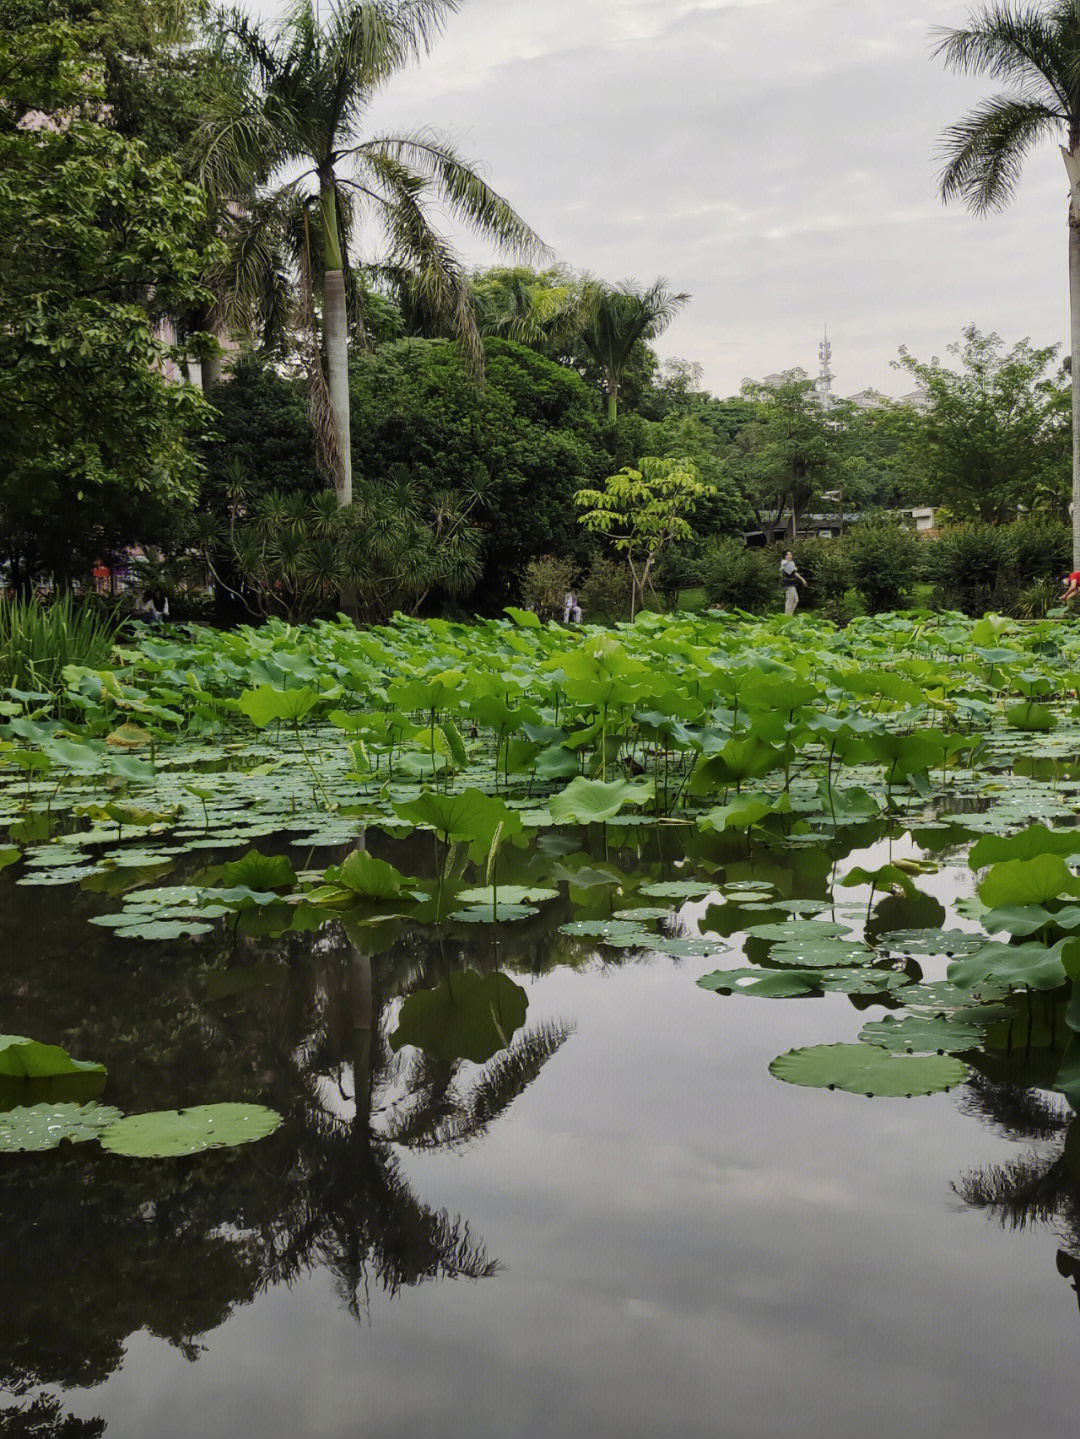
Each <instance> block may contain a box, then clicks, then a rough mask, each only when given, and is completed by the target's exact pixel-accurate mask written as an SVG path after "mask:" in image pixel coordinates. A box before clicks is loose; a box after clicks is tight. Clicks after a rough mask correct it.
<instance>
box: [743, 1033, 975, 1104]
mask: <svg viewBox="0 0 1080 1439" xmlns="http://www.w3.org/2000/svg"><path fill="white" fill-rule="evenodd" d="M769 1071H770V1073H772V1074H774V1075H775V1076H776V1078H777V1079H783V1080H786V1081H787V1083H788V1084H807V1085H810V1086H812V1087H814V1088H817V1089H846V1090H848V1091H849V1092H850V1093H852V1094H868V1095H893V1096H896V1095H904V1096H907V1097H909V1098H910V1097H911V1096H912V1095H916V1094H937V1093H939V1092H940V1091H941V1090H943V1089H951V1088H952V1087H953V1085H956V1084H959V1083H960V1082H961V1080H963V1079H965V1078H966V1077H967V1074H968V1068H967V1065H966V1064H962V1063H961V1062H960V1061H959V1060H958V1059H953V1058H951V1057H949V1056H946V1055H937V1054H932V1055H910V1056H909V1055H906V1054H893V1053H892V1052H890V1051H889V1050H887V1049H880V1048H878V1047H877V1046H876V1045H871V1044H815V1045H811V1046H810V1047H809V1048H807V1049H792V1050H789V1051H788V1052H787V1054H782V1055H780V1056H779V1058H777V1059H774V1060H773V1062H772V1064H770V1065H769Z"/></svg>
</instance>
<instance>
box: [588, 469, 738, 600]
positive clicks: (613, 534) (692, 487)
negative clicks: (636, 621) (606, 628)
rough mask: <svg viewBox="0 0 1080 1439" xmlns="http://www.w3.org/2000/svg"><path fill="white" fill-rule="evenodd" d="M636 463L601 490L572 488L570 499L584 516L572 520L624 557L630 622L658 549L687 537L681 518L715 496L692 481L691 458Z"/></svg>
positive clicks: (694, 474) (688, 529)
mask: <svg viewBox="0 0 1080 1439" xmlns="http://www.w3.org/2000/svg"><path fill="white" fill-rule="evenodd" d="M638 463H639V464H640V466H641V468H640V469H637V470H634V469H630V468H629V467H627V466H624V467H623V469H621V470H620V471H619V473H618V474H617V475H609V476H608V477H607V479H606V480H605V481H604V488H603V489H602V490H590V489H585V490H578V492H577V494H576V495H575V496H574V499H575V501H576V503H577V504H578V505H580V506H581V508H582V509H583V510H584V512H585V513H584V514H581V515H579V516H578V521H579V523H581V524H583V525H584V526H585V528H586V529H588V530H592V531H593V532H594V533H598V534H603V535H607V536H608V537H609V538H610V539H611V540H613V542H614V544H615V548H616V550H618V551H619V553H620V554H623V555H625V556H626V562H627V564H628V565H629V566H630V577H631V582H632V590H631V595H630V618H631V619H633V618H634V615H635V614H636V613H637V611H638V609H639V607H640V606H641V605H642V604H643V603H644V601H645V591H646V589H653V584H652V573H653V568H654V566H655V564H656V561H657V559H658V558H659V556H660V553H661V551H662V550H664V549H665V548H666V547H667V546H668V545H670V544H674V543H676V542H677V541H679V540H688V539H690V538H691V536H692V535H693V530H692V529H691V527H690V523H689V520H688V519H687V516H688V515H692V514H693V513H694V509H695V507H696V506H697V503H698V501H699V500H704V499H708V498H709V497H711V496H712V495H714V494H715V493H716V490H715V488H714V486H712V485H706V484H703V483H702V482H701V481H700V480H699V479H698V477H697V469H696V467H695V465H694V462H693V461H692V460H688V459H666V460H665V459H657V458H656V457H655V456H645V458H643V459H642V460H640V461H639V462H638ZM653 593H654V594H655V593H656V591H655V589H653Z"/></svg>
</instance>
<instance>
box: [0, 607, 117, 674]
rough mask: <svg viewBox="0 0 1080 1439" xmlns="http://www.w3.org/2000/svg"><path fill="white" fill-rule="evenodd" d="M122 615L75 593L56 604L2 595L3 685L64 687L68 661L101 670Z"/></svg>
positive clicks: (0, 667)
mask: <svg viewBox="0 0 1080 1439" xmlns="http://www.w3.org/2000/svg"><path fill="white" fill-rule="evenodd" d="M120 619H121V616H120V615H119V614H117V613H115V612H114V613H113V614H111V615H109V614H105V613H103V612H102V611H101V610H100V609H99V608H98V607H97V605H95V604H94V602H93V601H92V600H90V599H85V600H81V601H76V600H74V599H72V597H71V595H70V594H65V595H63V596H62V597H61V598H60V599H58V600H53V601H52V602H51V603H49V602H47V601H43V600H40V599H38V598H37V596H36V595H35V596H31V597H30V598H29V599H18V598H15V599H0V689H5V688H7V687H8V686H12V685H13V686H14V687H15V688H16V689H21V690H48V691H50V692H51V693H56V692H58V691H59V690H60V689H61V688H62V686H63V672H64V666H65V665H87V666H88V667H89V668H91V669H100V668H102V667H104V666H105V665H106V664H108V662H109V658H110V656H111V654H112V648H113V644H114V642H115V639H116V631H117V628H118V626H119V623H120Z"/></svg>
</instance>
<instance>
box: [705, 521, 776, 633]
mask: <svg viewBox="0 0 1080 1439" xmlns="http://www.w3.org/2000/svg"><path fill="white" fill-rule="evenodd" d="M780 554H781V552H780V551H778V550H777V549H776V548H775V547H773V548H770V549H763V550H748V549H747V548H746V546H745V545H744V544H743V542H742V540H736V539H728V538H724V537H721V536H719V535H715V536H713V537H712V538H711V539H708V540H706V541H705V542H704V543H703V545H702V546H701V552H700V555H699V559H698V566H697V575H696V579H697V583H698V584H699V585H700V586H701V587H702V588H703V589H704V591H705V598H706V600H707V601H708V603H709V604H710V605H715V606H716V607H717V608H719V609H725V610H726V609H739V610H749V611H750V612H751V613H752V614H761V613H762V612H763V611H764V610H769V609H773V608H775V606H776V604H777V602H778V601H779V599H780V595H781V590H780V577H779V564H780Z"/></svg>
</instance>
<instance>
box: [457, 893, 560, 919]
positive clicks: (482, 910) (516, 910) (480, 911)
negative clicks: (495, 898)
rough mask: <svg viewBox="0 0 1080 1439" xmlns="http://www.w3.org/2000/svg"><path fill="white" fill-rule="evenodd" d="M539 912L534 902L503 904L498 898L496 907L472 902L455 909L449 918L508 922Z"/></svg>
mask: <svg viewBox="0 0 1080 1439" xmlns="http://www.w3.org/2000/svg"><path fill="white" fill-rule="evenodd" d="M539 913H540V911H539V910H538V909H537V908H536V906H535V905H534V904H511V903H509V902H507V903H506V904H503V902H502V899H501V898H500V900H499V905H498V908H497V909H496V907H495V905H494V904H474V905H470V906H469V908H468V909H455V910H454V911H453V912H452V913H451V915H450V918H451V919H456V920H457V921H458V923H459V924H497V923H502V922H503V921H504V920H505V921H506V922H507V923H510V921H512V920H515V919H528V918H529V916H530V915H533V914H539Z"/></svg>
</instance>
